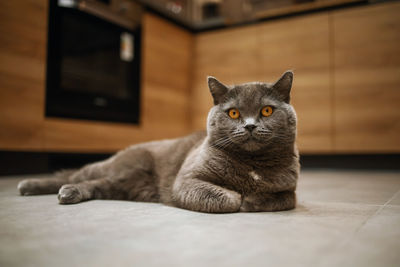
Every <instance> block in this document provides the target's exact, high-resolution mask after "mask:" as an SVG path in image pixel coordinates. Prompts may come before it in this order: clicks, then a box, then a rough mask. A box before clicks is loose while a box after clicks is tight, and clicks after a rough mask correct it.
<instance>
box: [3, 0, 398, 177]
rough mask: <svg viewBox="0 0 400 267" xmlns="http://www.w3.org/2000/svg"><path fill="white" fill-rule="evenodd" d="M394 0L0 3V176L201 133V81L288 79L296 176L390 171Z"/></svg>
mask: <svg viewBox="0 0 400 267" xmlns="http://www.w3.org/2000/svg"><path fill="white" fill-rule="evenodd" d="M399 14H400V2H399V1H357V0H314V1H312V0H282V1H277V0H270V1H268V0H266V1H262V0H226V1H223V0H192V1H190V0H187V1H184V0H176V1H172V0H171V1H170V0H159V1H157V0H147V1H146V0H142V1H134V0H80V1H79V0H75V1H74V0H54V1H53V0H51V1H49V0H17V1H1V2H0V128H1V131H0V159H1V161H2V164H1V168H0V174H21V173H34V172H46V171H51V170H54V169H58V168H61V167H69V166H75V165H79V164H82V163H85V162H88V161H93V160H98V159H101V158H104V157H107V156H108V155H110V154H112V153H114V152H116V151H118V150H119V149H122V148H124V147H126V146H128V145H130V144H134V143H139V142H143V141H149V140H154V139H163V138H173V137H178V136H182V135H185V134H188V133H190V132H192V131H195V130H201V129H205V122H206V116H207V112H208V110H209V108H210V107H211V105H212V101H211V96H210V94H209V91H208V88H207V84H206V76H207V75H213V76H215V77H217V78H218V79H219V80H220V81H222V82H224V83H226V84H234V83H243V82H250V81H265V82H272V81H274V80H276V79H277V78H279V77H280V75H281V74H282V73H283V72H284V71H285V70H288V69H291V70H294V73H295V80H294V86H293V89H292V104H293V105H294V107H295V109H296V111H297V114H298V119H299V123H298V146H299V149H300V153H301V155H302V163H303V166H311V167H312V166H314V167H332V166H333V167H337V168H345V167H350V168H358V167H362V168H368V167H369V168H375V167H376V168H398V165H400V164H398V163H399V158H400V157H399V155H400V153H399V152H400V138H399V133H400V109H399V103H400V45H399V41H400V17H399Z"/></svg>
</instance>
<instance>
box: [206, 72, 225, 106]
mask: <svg viewBox="0 0 400 267" xmlns="http://www.w3.org/2000/svg"><path fill="white" fill-rule="evenodd" d="M207 82H208V88H210V92H211V95H212V97H213V99H214V105H218V104H219V103H221V100H222V97H223V96H224V95H225V94H226V92H228V90H229V89H228V87H226V86H225V85H224V84H223V83H221V82H220V81H218V80H217V79H216V78H215V77H212V76H208V77H207Z"/></svg>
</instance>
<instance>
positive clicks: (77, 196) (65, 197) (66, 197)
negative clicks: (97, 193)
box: [58, 184, 83, 204]
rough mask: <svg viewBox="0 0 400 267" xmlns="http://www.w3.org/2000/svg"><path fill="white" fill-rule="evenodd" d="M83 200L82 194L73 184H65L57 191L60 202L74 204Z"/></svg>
mask: <svg viewBox="0 0 400 267" xmlns="http://www.w3.org/2000/svg"><path fill="white" fill-rule="evenodd" d="M82 200H83V195H82V193H81V192H80V191H79V188H77V187H76V186H75V185H71V184H66V185H63V186H62V187H61V188H60V191H58V201H59V203H60V204H75V203H78V202H81V201H82Z"/></svg>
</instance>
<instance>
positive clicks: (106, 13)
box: [46, 0, 141, 123]
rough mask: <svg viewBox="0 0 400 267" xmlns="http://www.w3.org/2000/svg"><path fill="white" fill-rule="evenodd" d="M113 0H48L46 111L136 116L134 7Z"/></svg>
mask: <svg viewBox="0 0 400 267" xmlns="http://www.w3.org/2000/svg"><path fill="white" fill-rule="evenodd" d="M114 2H117V4H118V5H117V4H115V3H113V0H109V1H104V0H85V1H84V0H81V1H79V0H76V1H74V0H50V6H49V7H50V8H49V36H48V37H49V38H48V55H47V78H46V80H47V81H46V82H47V84H46V116H49V117H66V118H78V119H89V120H102V121H114V122H129V123H138V122H139V112H140V101H139V100H140V45H141V27H140V11H138V10H137V9H138V8H140V7H139V6H137V5H132V1H130V0H126V1H123V0H118V1H114ZM124 2H125V6H124V5H123V3H124Z"/></svg>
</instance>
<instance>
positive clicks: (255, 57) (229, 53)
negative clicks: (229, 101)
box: [192, 2, 400, 154]
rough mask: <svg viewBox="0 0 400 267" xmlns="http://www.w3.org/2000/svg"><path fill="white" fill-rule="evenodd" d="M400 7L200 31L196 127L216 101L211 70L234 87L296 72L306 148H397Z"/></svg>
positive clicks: (393, 4)
mask: <svg viewBox="0 0 400 267" xmlns="http://www.w3.org/2000/svg"><path fill="white" fill-rule="evenodd" d="M399 12H400V3H398V2H391V3H383V4H375V5H367V6H363V7H354V8H350V9H345V10H338V11H330V12H325V13H321V14H318V15H307V16H302V17H294V18H290V19H282V20H276V21H268V22H264V23H260V24H257V25H252V26H246V27H241V28H236V29H228V30H220V31H215V32H212V33H202V34H199V35H198V36H197V37H196V39H195V58H196V62H195V68H194V86H193V92H192V95H194V96H195V99H196V100H197V101H196V106H195V108H194V111H193V112H192V113H193V114H194V115H193V116H194V117H193V121H192V122H193V127H194V128H195V129H199V128H204V127H205V121H206V116H207V111H208V108H209V107H210V106H211V97H210V96H209V93H208V89H207V86H206V82H205V77H206V75H215V76H216V77H217V78H219V79H221V81H223V82H226V83H228V84H229V83H239V82H245V81H253V80H258V81H272V80H274V79H276V78H278V77H279V75H281V73H282V72H283V71H285V70H286V69H293V70H294V73H295V79H294V86H293V89H292V104H293V105H294V107H295V108H296V111H297V114H298V122H299V124H298V145H299V149H300V152H301V153H303V154H307V153H309V154H318V153H324V154H326V153H393V152H395V153H398V152H399V151H400V138H399V133H400V106H399V103H400V45H399V43H400V17H399V16H398V14H399Z"/></svg>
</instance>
